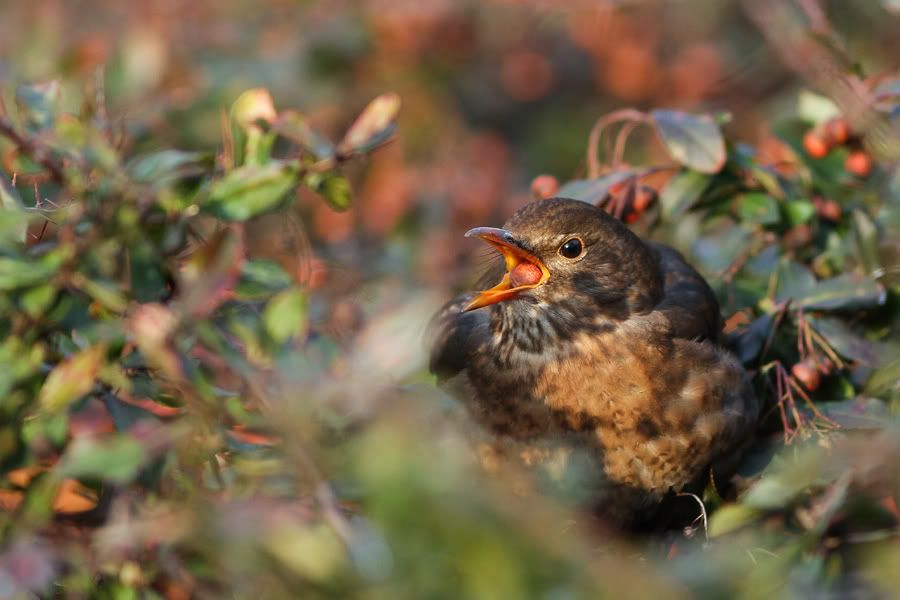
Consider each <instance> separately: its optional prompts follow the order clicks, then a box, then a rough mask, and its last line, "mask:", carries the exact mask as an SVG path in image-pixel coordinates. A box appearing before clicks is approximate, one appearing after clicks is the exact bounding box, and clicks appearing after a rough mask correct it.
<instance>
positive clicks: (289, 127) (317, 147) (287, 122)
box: [272, 111, 337, 160]
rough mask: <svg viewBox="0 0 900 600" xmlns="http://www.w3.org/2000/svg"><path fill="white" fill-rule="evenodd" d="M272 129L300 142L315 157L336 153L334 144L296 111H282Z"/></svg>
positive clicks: (330, 156) (329, 156) (321, 157)
mask: <svg viewBox="0 0 900 600" xmlns="http://www.w3.org/2000/svg"><path fill="white" fill-rule="evenodd" d="M272 129H273V130H274V131H275V133H277V134H278V135H280V136H283V137H285V138H287V139H289V140H291V141H293V142H296V143H297V144H300V145H301V146H302V147H304V148H305V149H306V150H308V151H309V152H312V153H313V155H315V157H316V158H317V159H320V160H322V159H328V158H332V157H334V155H335V154H336V153H337V148H335V146H334V144H332V143H331V141H330V140H328V139H327V138H326V137H325V136H323V135H322V134H320V133H319V132H317V131H315V130H314V129H313V128H312V127H310V126H309V123H307V121H306V119H305V118H304V117H303V115H301V114H300V113H298V112H295V111H284V112H282V113H281V114H280V115H278V119H277V120H276V121H275V123H274V124H273V126H272Z"/></svg>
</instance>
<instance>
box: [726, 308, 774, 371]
mask: <svg viewBox="0 0 900 600" xmlns="http://www.w3.org/2000/svg"><path fill="white" fill-rule="evenodd" d="M772 321H773V317H772V315H769V314H765V315H762V316H761V317H758V318H756V319H755V320H754V321H753V322H752V323H750V325H749V326H748V327H747V328H746V329H744V330H743V331H741V333H740V335H737V336H735V337H736V340H735V350H736V351H737V355H738V358H740V359H741V362H742V363H744V364H747V363H749V362H750V361H752V360H754V359H755V358H756V357H757V356H758V355H759V352H760V351H761V350H762V347H763V344H764V343H765V341H766V338H767V337H768V336H769V331H770V330H771V329H772Z"/></svg>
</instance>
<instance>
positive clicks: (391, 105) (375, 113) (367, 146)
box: [338, 92, 400, 154]
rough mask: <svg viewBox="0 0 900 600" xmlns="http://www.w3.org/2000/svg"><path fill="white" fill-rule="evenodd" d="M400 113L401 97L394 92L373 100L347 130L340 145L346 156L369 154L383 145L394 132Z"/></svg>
mask: <svg viewBox="0 0 900 600" xmlns="http://www.w3.org/2000/svg"><path fill="white" fill-rule="evenodd" d="M399 111H400V96H399V95H398V94H395V93H393V92H391V93H388V94H382V95H380V96H378V97H377V98H375V99H374V100H372V101H371V102H370V103H369V105H368V106H366V108H365V109H363V111H362V113H360V115H359V116H358V117H357V118H356V121H354V122H353V125H351V126H350V129H348V130H347V134H346V135H345V136H344V139H343V140H341V143H340V144H339V145H338V148H339V149H340V151H341V152H342V153H344V154H349V153H359V152H368V151H370V150H372V149H374V148H375V147H377V146H379V145H381V144H383V143H384V142H385V141H387V139H388V138H389V137H390V136H391V134H392V133H393V130H394V126H395V124H394V119H396V118H397V113H398V112H399Z"/></svg>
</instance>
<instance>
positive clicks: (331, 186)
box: [306, 173, 353, 211]
mask: <svg viewBox="0 0 900 600" xmlns="http://www.w3.org/2000/svg"><path fill="white" fill-rule="evenodd" d="M306 185H307V186H309V188H310V189H311V190H313V191H314V192H316V193H317V194H319V195H320V196H322V198H323V199H324V200H325V202H327V203H328V205H329V206H330V207H331V208H333V209H334V210H338V211H344V210H347V209H348V208H350V203H351V201H352V199H353V197H352V196H353V190H351V189H350V182H349V181H347V178H346V177H342V176H340V175H336V174H334V173H311V174H310V175H309V176H308V177H307V178H306Z"/></svg>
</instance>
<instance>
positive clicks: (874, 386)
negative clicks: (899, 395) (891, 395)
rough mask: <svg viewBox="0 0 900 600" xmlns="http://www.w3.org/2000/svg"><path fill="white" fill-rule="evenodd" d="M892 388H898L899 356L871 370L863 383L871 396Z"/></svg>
mask: <svg viewBox="0 0 900 600" xmlns="http://www.w3.org/2000/svg"><path fill="white" fill-rule="evenodd" d="M892 390H900V357H897V358H894V359H893V360H892V361H891V362H889V363H887V364H886V365H884V366H882V367H879V368H877V369H875V370H874V371H872V373H871V374H870V375H869V379H868V380H867V381H866V385H865V392H866V393H867V394H872V395H873V396H880V395H882V394H884V393H886V392H889V391H892Z"/></svg>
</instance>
